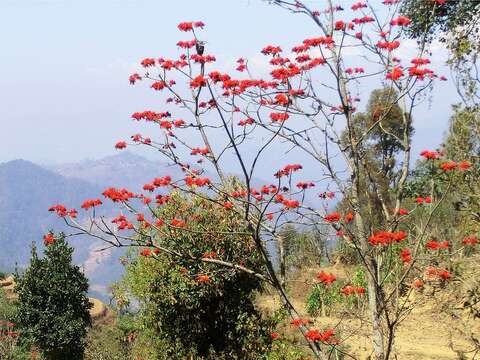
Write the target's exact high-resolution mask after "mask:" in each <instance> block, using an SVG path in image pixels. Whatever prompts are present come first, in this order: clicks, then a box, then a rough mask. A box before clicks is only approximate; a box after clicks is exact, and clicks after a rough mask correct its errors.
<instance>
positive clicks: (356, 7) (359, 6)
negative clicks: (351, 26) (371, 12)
mask: <svg viewBox="0 0 480 360" xmlns="http://www.w3.org/2000/svg"><path fill="white" fill-rule="evenodd" d="M367 7H368V6H367V4H365V3H364V2H361V1H359V2H357V3H355V4H353V5H352V7H351V9H352V10H353V11H357V10H360V9H363V8H367Z"/></svg>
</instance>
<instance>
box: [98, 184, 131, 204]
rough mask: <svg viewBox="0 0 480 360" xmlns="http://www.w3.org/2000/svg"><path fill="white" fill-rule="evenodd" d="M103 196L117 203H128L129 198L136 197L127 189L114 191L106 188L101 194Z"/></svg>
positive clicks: (114, 189)
mask: <svg viewBox="0 0 480 360" xmlns="http://www.w3.org/2000/svg"><path fill="white" fill-rule="evenodd" d="M102 195H103V196H105V197H106V198H108V199H110V200H112V201H113V202H119V201H128V200H130V199H131V198H134V197H136V195H135V194H134V193H132V192H130V191H128V190H127V189H124V188H123V189H116V188H113V187H111V188H108V189H107V190H105V191H104V192H103V193H102Z"/></svg>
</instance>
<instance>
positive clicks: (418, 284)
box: [412, 279, 423, 289]
mask: <svg viewBox="0 0 480 360" xmlns="http://www.w3.org/2000/svg"><path fill="white" fill-rule="evenodd" d="M412 286H413V287H414V288H416V289H420V288H421V287H423V280H422V279H415V280H413V283H412Z"/></svg>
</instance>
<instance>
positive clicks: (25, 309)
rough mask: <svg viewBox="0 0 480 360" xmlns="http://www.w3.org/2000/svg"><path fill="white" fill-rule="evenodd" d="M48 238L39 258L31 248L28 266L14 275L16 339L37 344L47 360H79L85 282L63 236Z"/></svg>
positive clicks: (84, 328)
mask: <svg viewBox="0 0 480 360" xmlns="http://www.w3.org/2000/svg"><path fill="white" fill-rule="evenodd" d="M50 240H51V242H50V243H49V244H48V245H47V247H46V250H45V256H44V257H43V258H39V257H38V255H37V251H36V248H35V247H33V249H32V258H31V261H30V266H29V267H28V268H27V269H26V271H25V273H24V274H23V275H19V274H18V273H17V274H16V283H17V286H16V291H17V294H18V306H17V311H16V315H15V319H16V323H17V325H18V327H19V331H20V341H21V343H22V344H24V345H26V344H32V345H34V346H36V347H38V348H39V349H40V350H41V351H42V353H43V354H44V355H45V356H46V358H47V359H55V360H63V359H65V360H67V359H68V360H75V359H82V358H83V349H84V338H85V335H86V332H87V327H88V326H89V325H90V323H91V320H90V314H89V309H90V308H91V306H92V305H91V304H90V302H89V300H88V298H87V296H86V293H87V290H88V282H87V279H86V278H85V275H84V274H83V273H82V272H81V271H80V269H79V267H78V266H75V265H73V264H72V253H73V249H72V248H71V247H69V245H68V244H67V242H66V241H65V238H64V236H63V235H60V236H59V237H58V238H53V237H52V238H50Z"/></svg>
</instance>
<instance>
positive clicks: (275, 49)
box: [262, 45, 282, 55]
mask: <svg viewBox="0 0 480 360" xmlns="http://www.w3.org/2000/svg"><path fill="white" fill-rule="evenodd" d="M281 52H282V49H281V48H280V46H273V45H268V46H265V47H264V48H263V49H262V54H263V55H277V54H279V53H281Z"/></svg>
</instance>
